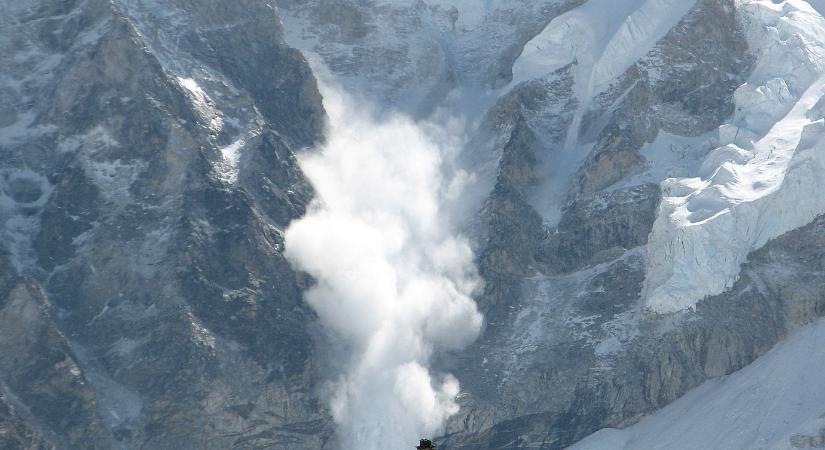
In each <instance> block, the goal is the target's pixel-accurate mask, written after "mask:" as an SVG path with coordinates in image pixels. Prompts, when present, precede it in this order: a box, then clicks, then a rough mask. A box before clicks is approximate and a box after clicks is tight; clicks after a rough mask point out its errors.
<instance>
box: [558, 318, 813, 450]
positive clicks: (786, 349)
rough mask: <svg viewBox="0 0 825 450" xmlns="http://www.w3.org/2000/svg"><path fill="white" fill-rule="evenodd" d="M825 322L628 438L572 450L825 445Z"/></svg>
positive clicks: (598, 438)
mask: <svg viewBox="0 0 825 450" xmlns="http://www.w3.org/2000/svg"><path fill="white" fill-rule="evenodd" d="M823 342H825V321H820V322H817V323H815V324H812V325H809V326H807V327H805V328H803V329H801V330H798V331H797V332H796V333H794V334H792V335H791V336H789V337H788V338H787V339H786V340H785V341H784V342H782V343H780V344H779V345H777V346H776V347H775V348H773V349H772V350H771V351H769V352H768V353H766V354H765V355H763V356H762V357H761V358H759V359H757V360H756V361H755V362H754V363H753V364H751V365H750V366H748V367H745V368H744V369H742V370H740V371H738V372H736V373H734V374H732V375H729V376H727V377H724V378H720V379H716V380H712V381H708V382H706V383H704V384H702V385H701V386H699V387H697V388H696V389H694V390H692V391H690V392H688V393H687V394H686V395H685V396H683V397H682V398H680V399H679V400H677V401H675V402H673V403H671V404H670V405H668V406H666V407H665V408H663V409H661V410H659V411H657V412H655V413H653V414H652V415H650V416H647V417H645V418H643V419H642V420H641V421H640V422H639V423H637V424H636V425H633V426H631V427H629V428H626V429H623V430H617V429H612V428H610V429H603V430H601V431H598V432H596V433H594V434H592V435H590V436H589V437H587V438H585V439H584V440H582V441H580V442H579V443H577V444H576V445H574V446H572V447H570V449H571V450H630V449H647V450H656V449H680V450H694V449H695V450H700V449H701V450H745V449H747V450H763V449H764V450H785V449H788V450H790V449H798V448H821V447H822V445H823V444H825V390H823V389H815V388H814V387H816V386H821V385H822V374H823V373H825V346H823V345H822V343H823Z"/></svg>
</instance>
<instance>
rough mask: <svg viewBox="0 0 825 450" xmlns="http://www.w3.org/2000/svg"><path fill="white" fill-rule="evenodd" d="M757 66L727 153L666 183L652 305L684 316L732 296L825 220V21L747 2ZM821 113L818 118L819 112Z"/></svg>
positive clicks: (808, 11)
mask: <svg viewBox="0 0 825 450" xmlns="http://www.w3.org/2000/svg"><path fill="white" fill-rule="evenodd" d="M738 8H739V10H740V17H741V20H742V23H743V25H744V27H745V32H746V33H747V35H748V39H749V42H750V43H751V48H752V51H754V53H755V56H756V58H757V60H756V65H755V68H754V71H753V73H752V75H751V77H750V79H749V80H748V82H747V83H746V84H744V85H743V86H741V87H740V88H739V89H738V90H737V91H736V93H735V95H734V99H735V105H736V114H735V115H734V117H733V119H732V120H731V123H730V124H727V125H724V126H723V127H722V128H721V129H720V130H719V140H720V142H719V144H720V145H719V147H718V148H716V149H714V150H712V151H710V152H709V153H708V154H707V156H706V157H705V158H704V160H703V161H702V162H701V164H699V165H698V168H697V169H696V171H695V172H694V173H692V174H691V175H690V176H684V177H674V178H668V179H666V180H665V181H664V182H663V183H662V191H663V195H664V198H663V200H662V203H661V206H660V210H659V215H658V218H657V220H656V222H655V224H654V226H653V231H652V233H651V236H650V240H649V246H648V263H647V277H646V280H645V288H644V297H645V301H646V305H647V307H648V308H649V309H650V310H652V311H654V312H658V313H669V312H675V311H679V310H682V309H686V308H691V307H693V306H695V304H696V302H698V301H699V300H701V299H702V298H705V297H707V296H710V295H715V294H719V293H721V292H723V291H724V290H725V289H727V288H729V287H730V286H731V285H732V284H733V282H734V281H735V280H736V278H737V276H738V274H739V270H740V266H741V264H742V262H744V260H745V259H746V257H747V255H748V254H749V253H750V252H751V251H752V250H754V249H756V248H759V247H761V246H762V245H764V244H765V243H766V242H767V241H768V240H770V239H772V238H774V237H777V236H779V235H781V234H783V233H785V232H788V231H790V230H792V229H794V228H797V227H800V226H803V225H805V224H807V223H809V222H811V221H812V220H813V219H814V218H815V217H816V216H817V215H819V214H821V213H823V212H825V177H824V176H825V139H823V138H825V125H824V124H823V121H822V118H821V114H816V109H815V108H814V107H815V106H816V104H817V103H818V102H819V100H820V99H821V98H822V97H823V92H825V78H822V77H823V75H825V64H823V61H825V60H824V59H823V56H825V19H823V18H822V16H821V15H819V14H818V13H817V12H816V10H814V9H813V8H811V6H810V5H809V4H808V3H806V2H803V1H797V0H789V1H785V2H781V3H774V2H772V1H760V0H756V1H743V2H740V4H739V5H738ZM812 110H813V111H812Z"/></svg>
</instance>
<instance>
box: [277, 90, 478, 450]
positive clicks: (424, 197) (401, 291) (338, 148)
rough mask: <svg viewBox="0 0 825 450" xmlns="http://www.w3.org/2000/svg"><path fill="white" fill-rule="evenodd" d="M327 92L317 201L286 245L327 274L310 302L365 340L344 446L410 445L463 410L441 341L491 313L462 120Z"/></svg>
mask: <svg viewBox="0 0 825 450" xmlns="http://www.w3.org/2000/svg"><path fill="white" fill-rule="evenodd" d="M322 92H323V94H324V106H325V107H326V109H327V112H328V114H329V117H330V126H329V130H328V133H327V142H326V144H325V145H323V146H322V147H321V148H318V149H315V150H311V151H308V152H306V153H305V154H303V155H301V156H300V157H299V160H300V165H301V168H302V169H303V171H304V172H305V174H306V176H307V177H308V178H309V180H310V181H311V183H312V184H313V186H314V187H315V190H316V199H315V200H314V202H313V204H312V205H311V206H310V208H309V210H308V212H307V214H306V215H305V217H303V218H302V219H300V220H297V221H295V222H293V223H292V224H291V225H290V227H289V228H288V229H287V230H286V255H287V258H288V259H289V260H290V261H291V263H292V264H293V265H294V266H295V267H296V268H298V269H300V270H303V271H306V272H307V273H309V274H311V275H312V276H313V277H314V278H315V280H316V284H315V285H314V286H313V287H312V288H311V289H309V290H308V291H307V292H306V295H305V297H306V300H307V302H309V304H311V305H312V307H313V308H314V309H315V310H316V311H317V313H318V315H319V317H320V319H321V321H322V322H323V323H324V324H325V325H326V326H327V327H328V328H329V329H330V330H332V331H333V332H334V333H335V334H336V335H338V336H340V337H341V338H342V339H343V340H344V341H345V343H346V345H347V348H350V349H351V353H350V354H349V355H347V362H346V365H345V370H344V372H343V373H342V374H339V375H340V376H339V377H338V378H337V380H336V381H335V390H334V391H335V393H334V395H333V398H332V399H331V407H332V411H333V415H334V418H335V420H336V422H337V423H338V425H339V435H340V438H341V445H342V447H344V448H359V449H375V450H385V449H390V448H407V447H409V446H410V445H411V444H414V443H416V442H417V439H418V438H419V437H422V436H428V435H433V434H437V433H439V432H440V431H442V427H443V424H444V422H445V420H446V419H447V418H448V417H449V416H451V415H452V414H455V413H456V412H457V411H458V405H457V404H456V401H455V400H456V396H457V395H458V393H459V383H458V380H456V379H455V377H453V376H451V375H448V374H433V373H431V372H430V369H429V360H430V358H431V356H432V353H433V351H434V350H435V349H452V350H455V349H461V348H463V347H465V346H466V345H468V344H469V343H471V342H472V341H473V340H474V339H475V338H476V336H477V335H478V332H479V329H480V327H481V322H482V318H481V315H480V314H479V312H478V310H477V308H476V304H475V302H474V301H473V299H472V297H471V296H472V294H473V293H474V292H475V291H476V290H477V289H478V287H479V284H480V281H479V278H478V275H477V271H476V268H475V266H474V265H473V256H472V251H471V249H470V246H469V243H468V242H467V240H466V239H464V238H463V237H462V236H461V235H460V234H458V233H456V232H455V231H454V230H453V228H454V227H453V225H454V224H455V221H456V219H458V218H456V217H455V214H451V212H452V211H456V210H459V209H460V208H457V205H456V202H458V201H459V200H458V199H459V197H460V193H461V191H462V186H464V185H465V182H466V181H467V180H468V179H469V177H467V176H466V174H465V173H463V172H461V171H455V170H452V169H451V168H450V167H451V161H452V159H453V158H454V157H455V156H456V154H457V152H458V150H459V148H460V142H459V141H458V140H457V139H456V138H455V136H458V135H459V134H460V133H456V132H455V129H454V128H459V127H457V126H455V125H454V124H451V123H450V121H444V122H443V123H442V124H439V125H435V124H433V123H419V122H414V121H412V120H411V119H409V118H406V117H404V116H400V115H392V117H382V116H379V115H377V114H374V113H373V112H370V111H365V110H364V109H365V108H364V103H363V102H359V101H355V100H353V99H352V98H350V97H349V96H347V95H346V94H344V93H343V92H341V91H340V90H339V89H336V88H331V87H329V86H322Z"/></svg>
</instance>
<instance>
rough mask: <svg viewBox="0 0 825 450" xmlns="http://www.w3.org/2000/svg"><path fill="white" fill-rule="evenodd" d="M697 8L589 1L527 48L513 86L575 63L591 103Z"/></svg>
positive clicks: (654, 1)
mask: <svg viewBox="0 0 825 450" xmlns="http://www.w3.org/2000/svg"><path fill="white" fill-rule="evenodd" d="M695 3H696V1H695V0H590V1H589V2H587V3H585V4H583V5H581V6H580V7H578V8H576V9H574V10H572V11H570V12H567V13H565V14H563V15H561V16H559V17H557V18H555V19H553V20H552V21H551V22H550V24H549V25H548V26H547V27H546V28H545V29H544V31H542V32H541V33H540V34H539V35H538V36H536V37H535V38H533V39H532V40H531V41H530V42H528V43H527V45H525V46H524V50H523V51H522V53H521V56H519V58H518V59H517V60H516V62H515V64H514V65H513V82H514V83H518V82H521V81H525V80H531V79H534V78H541V77H543V76H544V75H546V74H548V73H550V72H552V71H554V70H556V69H558V68H560V67H562V66H564V65H567V64H569V63H571V62H573V61H576V62H577V66H578V70H579V74H578V76H577V78H578V83H577V84H578V85H579V88H580V89H581V92H580V94H581V95H582V100H585V101H587V100H588V99H589V97H591V96H592V95H593V94H594V93H598V92H602V91H603V90H605V88H607V87H608V86H609V84H610V82H611V81H613V80H615V79H616V78H617V77H618V76H619V75H621V74H623V73H624V72H625V71H626V70H627V69H628V68H629V67H630V66H631V65H633V64H634V63H635V62H636V61H638V60H639V59H641V58H642V57H643V56H644V55H645V54H646V53H647V52H648V51H649V50H650V49H651V48H652V47H653V46H654V45H655V44H656V43H657V42H658V41H659V40H660V39H662V38H663V37H664V36H665V34H667V32H668V31H670V30H671V29H672V28H673V27H674V26H676V24H678V23H679V21H680V20H681V19H682V17H684V15H685V14H687V13H688V11H690V9H691V8H692V7H693V5H694V4H695ZM585 97H586V98H585Z"/></svg>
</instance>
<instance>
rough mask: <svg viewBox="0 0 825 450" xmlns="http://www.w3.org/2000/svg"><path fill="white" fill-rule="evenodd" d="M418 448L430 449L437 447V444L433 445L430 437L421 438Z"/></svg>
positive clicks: (421, 449) (420, 449)
mask: <svg viewBox="0 0 825 450" xmlns="http://www.w3.org/2000/svg"><path fill="white" fill-rule="evenodd" d="M415 448H417V449H418V450H428V449H435V445H433V443H432V441H430V440H429V439H421V441H420V442H419V443H418V446H417V447H415Z"/></svg>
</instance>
